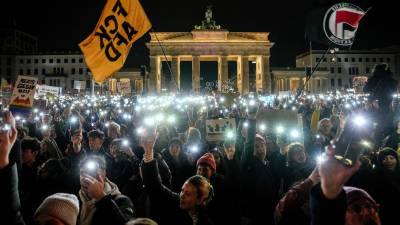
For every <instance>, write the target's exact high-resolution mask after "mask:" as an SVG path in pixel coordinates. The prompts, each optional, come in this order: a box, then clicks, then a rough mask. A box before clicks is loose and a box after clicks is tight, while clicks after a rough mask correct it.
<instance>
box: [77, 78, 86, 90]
mask: <svg viewBox="0 0 400 225" xmlns="http://www.w3.org/2000/svg"><path fill="white" fill-rule="evenodd" d="M74 89H77V90H85V89H86V82H85V81H80V80H74Z"/></svg>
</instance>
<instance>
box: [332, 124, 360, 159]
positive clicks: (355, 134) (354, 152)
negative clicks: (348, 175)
mask: <svg viewBox="0 0 400 225" xmlns="http://www.w3.org/2000/svg"><path fill="white" fill-rule="evenodd" d="M365 130H367V127H358V126H355V125H354V124H353V123H351V122H347V123H346V125H345V127H344V130H343V132H342V134H341V136H340V138H339V140H336V141H334V146H335V158H336V159H337V160H339V161H340V162H342V163H343V164H344V165H346V166H352V165H354V164H355V163H356V162H357V160H358V159H359V157H360V156H361V154H362V153H363V152H364V147H363V146H362V144H361V142H362V140H363V137H364V135H365Z"/></svg>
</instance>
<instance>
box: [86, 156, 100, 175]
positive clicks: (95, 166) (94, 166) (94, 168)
mask: <svg viewBox="0 0 400 225" xmlns="http://www.w3.org/2000/svg"><path fill="white" fill-rule="evenodd" d="M99 168H100V166H99V163H98V162H96V161H92V160H89V161H87V162H86V163H85V164H84V165H83V168H82V169H81V171H83V172H84V173H86V174H88V175H89V176H91V177H93V178H96V179H97V175H98V174H97V173H98V171H99Z"/></svg>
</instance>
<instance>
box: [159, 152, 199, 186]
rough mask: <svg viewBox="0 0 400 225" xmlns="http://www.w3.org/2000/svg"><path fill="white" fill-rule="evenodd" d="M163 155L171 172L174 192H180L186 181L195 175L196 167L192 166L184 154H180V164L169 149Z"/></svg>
mask: <svg viewBox="0 0 400 225" xmlns="http://www.w3.org/2000/svg"><path fill="white" fill-rule="evenodd" d="M161 155H162V157H163V158H164V160H165V162H166V163H167V165H168V167H169V169H170V171H171V184H172V190H173V191H176V192H178V191H180V190H181V188H182V185H183V183H185V181H186V179H188V178H189V177H191V176H193V175H194V174H195V170H194V167H193V166H191V165H190V163H189V160H188V159H187V157H186V155H184V153H183V152H181V154H180V156H181V157H179V162H177V161H176V160H175V159H174V158H173V157H172V156H171V154H170V153H169V151H168V149H164V150H163V151H162V152H161Z"/></svg>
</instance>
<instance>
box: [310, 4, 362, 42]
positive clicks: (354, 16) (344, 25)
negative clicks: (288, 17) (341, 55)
mask: <svg viewBox="0 0 400 225" xmlns="http://www.w3.org/2000/svg"><path fill="white" fill-rule="evenodd" d="M365 13H366V11H364V10H363V9H361V8H360V7H358V6H356V5H354V4H350V3H338V4H335V5H333V6H331V7H329V8H328V7H320V8H318V9H315V10H313V11H311V12H310V13H309V14H308V17H307V26H306V39H307V40H310V41H313V42H317V43H320V44H324V45H327V46H331V47H350V46H351V45H352V44H353V41H354V38H355V35H356V32H357V29H358V26H359V24H360V21H361V19H362V18H363V16H364V15H365Z"/></svg>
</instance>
